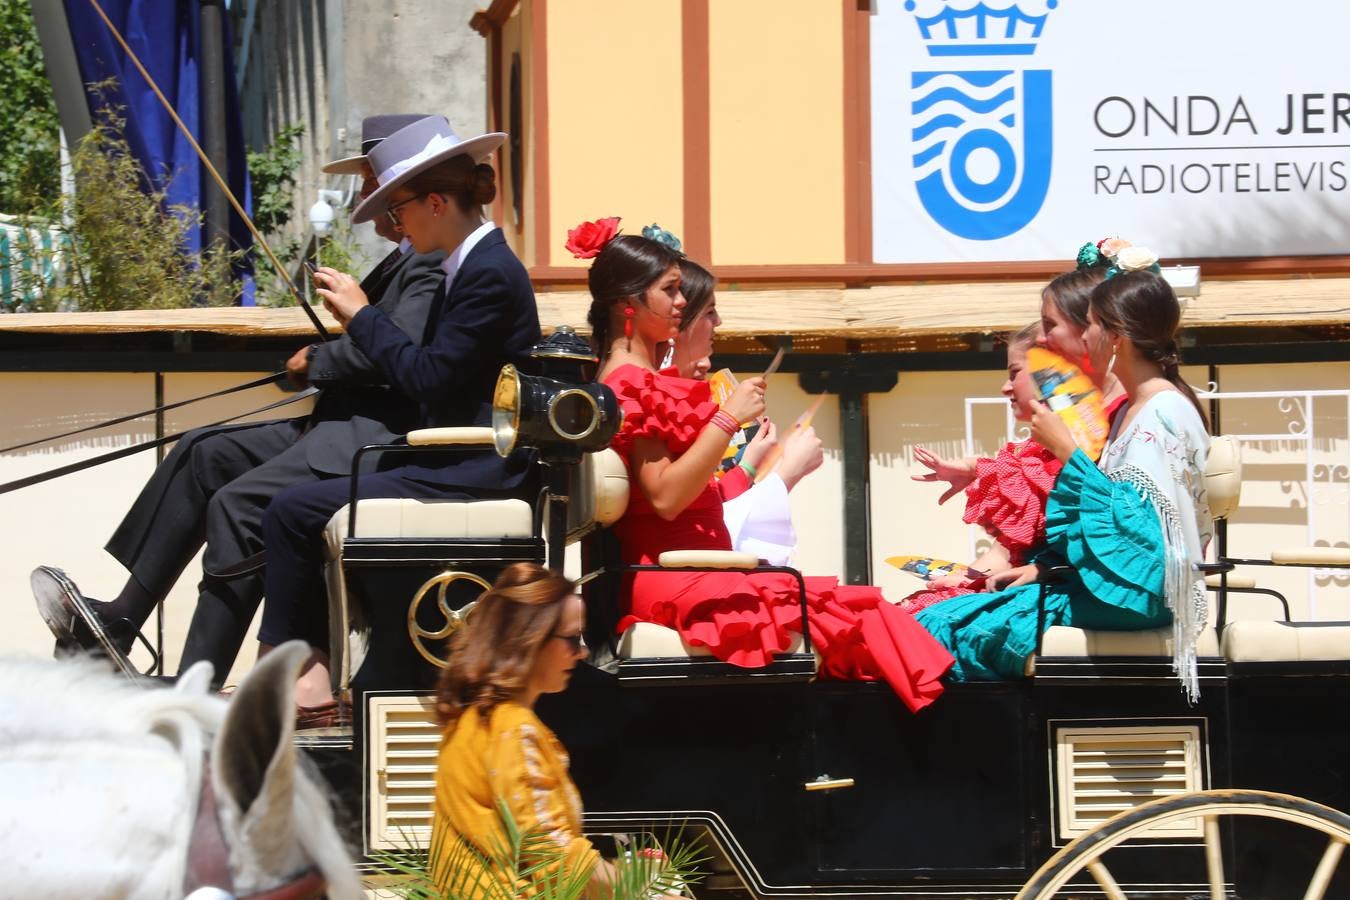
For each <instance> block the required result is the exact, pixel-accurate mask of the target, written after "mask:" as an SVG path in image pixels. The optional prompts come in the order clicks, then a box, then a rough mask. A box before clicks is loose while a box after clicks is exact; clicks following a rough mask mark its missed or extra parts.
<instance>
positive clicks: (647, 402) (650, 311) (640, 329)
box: [568, 220, 953, 711]
mask: <svg viewBox="0 0 1350 900" xmlns="http://www.w3.org/2000/svg"><path fill="white" fill-rule="evenodd" d="M606 223H608V224H606ZM617 224H618V223H617V220H601V222H599V223H586V224H585V225H583V226H581V227H579V228H578V229H574V230H573V231H572V232H569V241H568V249H570V250H572V251H573V252H574V253H575V254H576V255H578V256H579V257H581V258H592V257H593V258H594V260H595V261H594V263H593V264H592V266H591V270H590V272H589V275H588V283H589V287H590V291H591V297H592V303H591V308H590V312H589V314H588V320H589V322H590V325H591V328H592V334H593V339H594V341H595V343H596V346H597V348H598V349H599V351H600V352H601V354H602V355H603V356H604V363H603V367H602V369H601V373H600V374H601V380H602V381H604V382H605V383H606V384H607V385H609V386H610V387H611V388H612V389H613V390H614V392H615V394H616V395H617V396H618V399H619V403H620V404H621V406H622V408H623V412H624V424H623V428H622V430H621V431H620V433H619V435H618V436H617V437H616V438H615V440H614V442H613V445H612V446H613V447H614V449H615V450H616V451H617V452H618V453H619V454H620V455H621V456H622V457H623V458H624V460H625V462H626V463H627V467H628V473H629V479H630V482H631V484H632V495H631V497H630V500H629V505H628V510H627V512H626V513H625V514H624V516H623V518H622V519H621V520H620V521H619V522H618V523H617V524H616V525H615V531H616V533H617V536H618V538H619V542H620V545H621V547H622V554H623V559H624V561H625V562H627V563H647V564H650V563H655V562H656V560H657V557H658V556H659V555H660V554H661V553H662V552H664V551H666V550H674V549H681V550H684V549H688V550H730V549H731V537H730V534H729V533H728V532H727V527H726V524H725V522H724V521H723V517H722V499H721V496H720V495H719V492H718V487H717V483H716V479H715V478H714V477H713V473H714V470H715V469H716V468H717V466H718V463H719V462H720V461H721V459H722V455H723V452H724V451H725V450H726V447H727V443H728V441H729V440H730V438H731V436H732V435H733V434H734V433H735V431H736V430H738V424H737V423H739V422H748V421H751V420H752V419H754V418H756V417H758V416H759V415H761V414H762V413H763V411H764V391H765V381H764V379H762V378H751V379H748V380H746V381H744V382H742V383H741V384H740V385H739V386H738V387H737V389H736V391H735V393H734V394H733V395H732V397H731V398H730V399H729V400H728V401H727V403H726V405H725V406H724V407H719V406H718V405H717V404H716V403H715V402H714V401H713V400H712V396H711V392H710V390H709V387H708V385H707V384H706V383H705V382H700V381H692V380H688V379H684V378H679V377H675V376H673V375H662V374H658V372H657V371H656V369H657V362H658V359H657V358H656V350H657V347H658V345H663V344H664V343H665V342H666V341H669V340H671V339H672V338H674V337H675V335H676V333H677V332H678V330H679V323H680V314H681V311H682V310H683V307H684V297H683V296H682V295H681V293H680V267H679V260H680V258H681V257H680V255H679V253H678V251H677V250H675V249H672V248H671V246H670V244H669V243H667V242H664V241H661V240H653V239H648V238H645V237H638V236H635V235H619V236H613V232H614V230H616V229H617ZM605 232H608V234H606V233H605ZM670 243H673V241H671V242H670ZM806 586H807V603H808V607H809V617H808V618H809V628H810V636H811V642H812V646H813V647H814V648H815V649H816V650H817V651H818V652H819V653H820V656H821V664H820V670H819V671H820V676H821V677H823V678H831V679H845V680H860V681H878V680H885V681H886V682H887V684H889V685H890V686H891V688H892V689H893V690H894V691H895V693H896V695H897V696H899V698H900V699H901V700H902V701H903V702H904V703H905V705H906V706H908V707H909V708H910V709H911V710H914V711H917V710H919V709H922V708H923V707H925V706H927V705H928V704H930V703H932V702H933V701H934V700H935V699H937V697H938V696H939V695H940V694H941V693H942V691H943V685H942V684H941V682H940V681H939V679H940V678H941V677H942V675H943V674H944V673H945V672H946V671H947V670H948V669H949V668H951V665H952V663H953V659H952V656H951V655H950V654H949V653H948V652H947V651H946V649H944V648H943V647H942V646H941V645H940V644H939V643H938V642H937V641H936V640H934V639H933V638H932V636H931V635H929V634H928V633H927V632H926V631H924V630H923V629H922V628H920V627H919V625H918V624H917V623H916V622H915V621H914V620H913V618H911V617H910V615H909V614H908V613H905V612H902V611H901V610H900V609H899V608H897V607H896V606H895V605H894V604H892V603H890V602H888V601H887V600H886V599H885V598H884V597H883V596H882V595H881V591H880V590H879V589H877V588H875V587H867V586H847V585H840V584H839V583H838V580H837V579H835V578H817V577H808V578H807V579H806ZM626 593H627V596H626V598H625V601H626V608H625V611H626V614H625V616H624V617H623V619H622V620H621V621H620V622H619V626H618V627H619V630H620V631H623V630H624V629H626V628H628V627H629V626H630V625H632V624H633V623H635V622H653V623H655V624H658V625H663V626H665V627H668V628H673V629H675V630H676V631H678V632H679V633H680V635H681V636H682V637H683V638H684V640H685V641H686V642H688V643H689V644H691V645H695V646H704V647H707V648H708V649H709V651H710V652H711V653H712V654H713V655H714V656H715V657H717V658H718V659H721V660H723V661H725V662H728V663H731V664H733V665H736V666H743V667H746V668H756V667H761V666H765V665H767V664H768V663H769V662H770V661H771V660H772V659H773V657H774V655H775V654H778V653H782V652H785V651H786V650H787V649H788V647H789V646H790V644H791V643H792V639H793V633H794V632H795V631H800V629H801V605H800V599H799V597H798V594H797V588H796V582H795V580H794V579H793V578H792V577H791V576H789V575H784V574H779V573H755V574H747V573H743V572H684V571H679V570H674V571H669V572H641V573H637V574H636V575H634V576H633V578H632V581H631V583H630V585H629V586H628V591H627V592H626Z"/></svg>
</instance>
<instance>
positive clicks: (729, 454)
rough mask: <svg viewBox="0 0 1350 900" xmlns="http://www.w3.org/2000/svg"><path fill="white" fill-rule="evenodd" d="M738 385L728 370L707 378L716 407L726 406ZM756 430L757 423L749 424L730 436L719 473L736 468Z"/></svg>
mask: <svg viewBox="0 0 1350 900" xmlns="http://www.w3.org/2000/svg"><path fill="white" fill-rule="evenodd" d="M738 384H740V381H739V380H737V378H736V376H735V375H733V374H732V373H731V370H730V369H718V370H717V371H716V372H713V373H712V374H711V375H709V376H708V387H709V388H710V389H711V390H712V398H713V400H714V401H716V403H717V405H718V406H724V405H726V402H727V401H728V400H730V399H731V395H732V394H733V393H735V392H736V386H737V385H738ZM758 430H759V423H758V422H751V423H750V424H749V425H741V429H740V431H737V432H736V433H735V434H733V435H732V436H731V440H730V441H729V442H728V443H727V449H726V451H725V452H723V454H722V463H721V471H723V472H725V471H728V470H730V469H734V468H736V464H737V463H738V462H740V460H741V454H742V453H744V452H745V445H746V444H748V443H750V439H751V438H753V437H754V436H755V432H756V431H758Z"/></svg>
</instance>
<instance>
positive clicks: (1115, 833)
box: [1017, 791, 1350, 900]
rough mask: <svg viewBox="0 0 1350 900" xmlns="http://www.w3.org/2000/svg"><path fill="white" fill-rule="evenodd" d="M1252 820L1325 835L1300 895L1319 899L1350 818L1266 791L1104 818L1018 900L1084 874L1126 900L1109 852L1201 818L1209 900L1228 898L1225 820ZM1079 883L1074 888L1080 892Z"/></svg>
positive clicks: (1347, 837) (1043, 898) (1161, 804)
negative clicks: (1172, 825) (1108, 858)
mask: <svg viewBox="0 0 1350 900" xmlns="http://www.w3.org/2000/svg"><path fill="white" fill-rule="evenodd" d="M1235 816H1255V817H1259V818H1265V819H1279V820H1282V821H1285V822H1291V823H1293V824H1294V825H1298V826H1301V827H1303V828H1309V829H1312V830H1313V831H1319V832H1321V833H1322V834H1323V835H1325V836H1326V839H1327V843H1326V848H1325V850H1323V852H1322V858H1321V860H1320V862H1318V864H1317V868H1316V869H1315V870H1314V871H1313V874H1312V879H1311V880H1310V881H1309V882H1308V887H1307V889H1306V890H1305V891H1304V894H1303V897H1304V900H1319V898H1321V897H1322V896H1323V895H1324V894H1325V893H1326V890H1327V887H1328V885H1330V884H1331V879H1332V877H1333V876H1334V875H1335V874H1336V867H1337V866H1338V865H1339V864H1340V861H1341V855H1342V853H1343V852H1344V850H1345V847H1346V844H1347V843H1350V816H1347V815H1346V814H1345V813H1343V812H1340V811H1338V810H1334V809H1332V808H1331V807H1328V806H1322V805H1320V804H1317V803H1313V802H1312V801H1310V800H1303V799H1301V798H1299V797H1290V796H1289V795H1287V794H1273V793H1270V792H1267V791H1197V792H1195V793H1192V794H1182V795H1180V796H1177V797H1164V798H1162V799H1161V800H1154V801H1152V802H1150V803H1145V804H1144V805H1142V806H1139V807H1137V808H1135V809H1132V810H1127V811H1126V812H1123V813H1120V814H1119V815H1117V816H1115V817H1114V818H1111V819H1108V820H1107V821H1105V822H1103V823H1102V824H1101V825H1099V826H1097V828H1095V829H1093V830H1092V831H1089V832H1088V833H1087V834H1085V835H1082V836H1080V837H1078V838H1076V839H1075V840H1074V841H1073V842H1071V843H1070V844H1069V845H1068V846H1066V847H1064V848H1063V849H1062V850H1060V851H1059V852H1058V853H1056V854H1055V855H1054V856H1052V857H1050V859H1049V860H1047V861H1046V863H1045V865H1043V866H1041V867H1040V869H1038V870H1037V872H1036V874H1035V875H1033V876H1031V880H1030V881H1028V882H1027V883H1026V886H1025V887H1023V888H1022V890H1021V892H1020V893H1018V895H1017V900H1050V898H1052V897H1056V896H1059V895H1060V891H1061V890H1063V889H1064V888H1065V886H1066V885H1068V884H1069V882H1070V881H1071V880H1072V879H1073V878H1075V877H1076V876H1078V875H1080V874H1081V873H1083V872H1087V873H1088V874H1089V875H1090V876H1091V877H1092V879H1093V880H1094V881H1095V882H1096V883H1097V887H1098V888H1099V889H1100V890H1101V892H1102V893H1103V894H1105V895H1106V897H1108V898H1110V900H1126V898H1127V895H1126V894H1125V892H1124V891H1122V890H1121V888H1120V885H1119V884H1117V882H1116V880H1115V878H1114V877H1113V876H1112V875H1111V871H1110V869H1109V868H1108V867H1107V865H1106V863H1105V862H1104V861H1103V859H1102V857H1103V856H1104V855H1105V854H1106V852H1107V851H1109V850H1111V849H1112V848H1114V847H1117V846H1119V845H1121V844H1123V843H1124V842H1125V841H1128V840H1130V839H1131V838H1137V837H1140V836H1141V835H1142V834H1143V833H1144V832H1146V831H1147V830H1148V829H1150V828H1156V827H1158V826H1159V825H1164V824H1167V823H1169V822H1175V821H1177V820H1180V819H1195V818H1197V817H1198V818H1200V819H1201V821H1202V822H1203V823H1204V834H1205V838H1204V854H1205V870H1206V872H1207V874H1208V877H1209V896H1210V898H1211V900H1223V898H1225V897H1227V896H1228V895H1227V894H1226V893H1225V890H1224V885H1225V883H1226V879H1225V877H1224V873H1225V869H1224V858H1223V842H1222V839H1221V837H1220V835H1221V834H1222V832H1223V829H1222V828H1221V827H1220V822H1221V820H1222V819H1224V818H1226V817H1235ZM1081 888H1082V885H1081V883H1080V884H1079V885H1078V886H1077V887H1075V888H1073V890H1079V891H1081Z"/></svg>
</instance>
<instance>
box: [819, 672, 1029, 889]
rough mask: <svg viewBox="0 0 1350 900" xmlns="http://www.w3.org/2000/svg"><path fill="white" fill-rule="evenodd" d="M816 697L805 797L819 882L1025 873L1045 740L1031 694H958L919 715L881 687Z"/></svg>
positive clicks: (1007, 689)
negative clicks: (1035, 759) (1035, 754)
mask: <svg viewBox="0 0 1350 900" xmlns="http://www.w3.org/2000/svg"><path fill="white" fill-rule="evenodd" d="M814 687H815V689H816V693H817V696H816V698H815V701H816V702H815V703H814V715H815V717H816V728H815V734H816V758H817V766H816V769H817V771H816V773H815V775H814V776H813V779H812V781H814V782H815V783H812V784H807V785H803V790H804V791H805V792H806V796H807V797H808V803H810V804H811V805H812V807H813V815H814V818H815V823H816V832H817V833H816V842H815V844H816V853H817V858H816V866H817V871H818V872H819V873H820V874H822V875H825V874H829V875H831V876H833V877H836V878H839V879H840V880H866V879H869V878H872V877H876V876H880V875H884V874H886V873H906V874H908V875H910V876H912V877H923V876H924V875H925V874H926V873H931V874H932V876H933V877H935V878H939V879H945V878H959V877H962V876H964V875H971V876H975V877H986V878H987V877H991V876H997V875H998V874H1000V873H1005V872H1006V873H1020V872H1022V871H1024V869H1025V867H1026V866H1027V862H1028V849H1027V847H1028V840H1029V837H1028V835H1029V834H1030V832H1031V831H1032V823H1030V822H1028V815H1029V812H1028V809H1029V807H1028V803H1027V783H1026V777H1027V774H1026V763H1027V761H1028V755H1029V754H1030V753H1031V749H1030V742H1032V741H1034V740H1035V732H1034V729H1033V728H1032V726H1031V722H1030V716H1029V715H1028V709H1027V702H1026V693H1025V690H1024V688H1023V686H1022V685H1020V684H968V685H953V686H951V687H949V688H948V689H947V692H946V693H945V694H944V695H943V696H942V698H941V699H940V700H939V701H938V702H937V703H935V704H933V705H932V706H931V707H929V708H927V709H925V710H923V711H921V712H919V713H918V714H914V713H911V712H909V711H908V710H907V709H906V708H905V707H904V706H903V705H902V704H901V703H900V702H899V701H898V700H897V699H896V697H895V696H894V695H893V694H892V693H891V692H890V691H889V690H888V689H887V688H886V687H885V686H884V685H881V684H828V683H817V684H816V685H814Z"/></svg>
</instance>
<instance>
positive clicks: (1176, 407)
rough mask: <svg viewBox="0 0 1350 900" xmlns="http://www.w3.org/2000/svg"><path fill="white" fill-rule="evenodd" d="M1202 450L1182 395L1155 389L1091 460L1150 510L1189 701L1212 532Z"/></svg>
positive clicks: (1175, 658) (1200, 434) (1197, 421)
mask: <svg viewBox="0 0 1350 900" xmlns="http://www.w3.org/2000/svg"><path fill="white" fill-rule="evenodd" d="M1121 414H1122V416H1123V414H1124V410H1123V409H1122V411H1121ZM1117 421H1119V420H1117ZM1208 452H1209V434H1208V432H1206V430H1205V425H1204V422H1203V421H1202V420H1201V418H1200V415H1199V413H1197V412H1196V409H1195V407H1194V406H1193V405H1192V404H1191V402H1190V400H1188V399H1187V398H1186V397H1185V395H1183V394H1181V393H1179V392H1178V391H1162V392H1160V393H1158V394H1155V395H1154V396H1153V397H1151V398H1150V399H1149V400H1148V401H1147V402H1146V403H1145V404H1144V406H1143V407H1142V408H1140V410H1139V412H1138V414H1137V415H1136V416H1135V417H1134V421H1132V422H1131V423H1130V425H1129V427H1128V428H1125V429H1124V430H1123V431H1121V432H1120V433H1119V434H1112V436H1111V439H1110V441H1109V442H1108V443H1107V446H1106V449H1105V450H1103V451H1102V456H1101V460H1100V462H1099V463H1098V466H1099V467H1100V468H1101V470H1102V471H1103V472H1104V473H1106V475H1107V476H1108V477H1109V478H1110V479H1111V480H1112V481H1119V482H1128V483H1130V484H1131V485H1133V486H1134V487H1135V488H1137V489H1138V490H1139V493H1140V494H1141V496H1143V497H1145V498H1147V499H1148V500H1149V501H1150V502H1151V503H1152V504H1153V507H1154V509H1156V510H1157V511H1158V519H1159V524H1160V525H1161V526H1162V533H1163V543H1164V545H1165V546H1164V548H1163V554H1162V558H1163V562H1164V565H1165V566H1166V573H1165V579H1164V585H1165V592H1166V599H1167V605H1168V607H1169V608H1170V609H1171V610H1172V667H1173V670H1174V671H1175V672H1176V674H1177V677H1179V678H1180V679H1181V683H1182V686H1183V687H1184V688H1185V690H1186V695H1187V696H1188V697H1189V698H1190V700H1191V701H1192V702H1194V701H1195V700H1196V699H1197V698H1198V697H1199V694H1200V685H1199V679H1198V676H1197V673H1196V649H1195V647H1196V642H1197V641H1198V640H1199V638H1200V633H1201V631H1203V630H1204V627H1205V618H1206V607H1207V604H1206V596H1205V582H1204V576H1203V575H1202V574H1201V573H1200V572H1199V571H1198V569H1197V568H1196V566H1197V565H1198V564H1199V563H1200V562H1202V561H1203V559H1204V554H1205V548H1206V546H1208V544H1209V540H1210V537H1211V535H1212V534H1213V521H1212V520H1211V518H1210V515H1209V502H1208V500H1207V499H1206V497H1205V458H1206V455H1207V454H1208Z"/></svg>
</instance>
